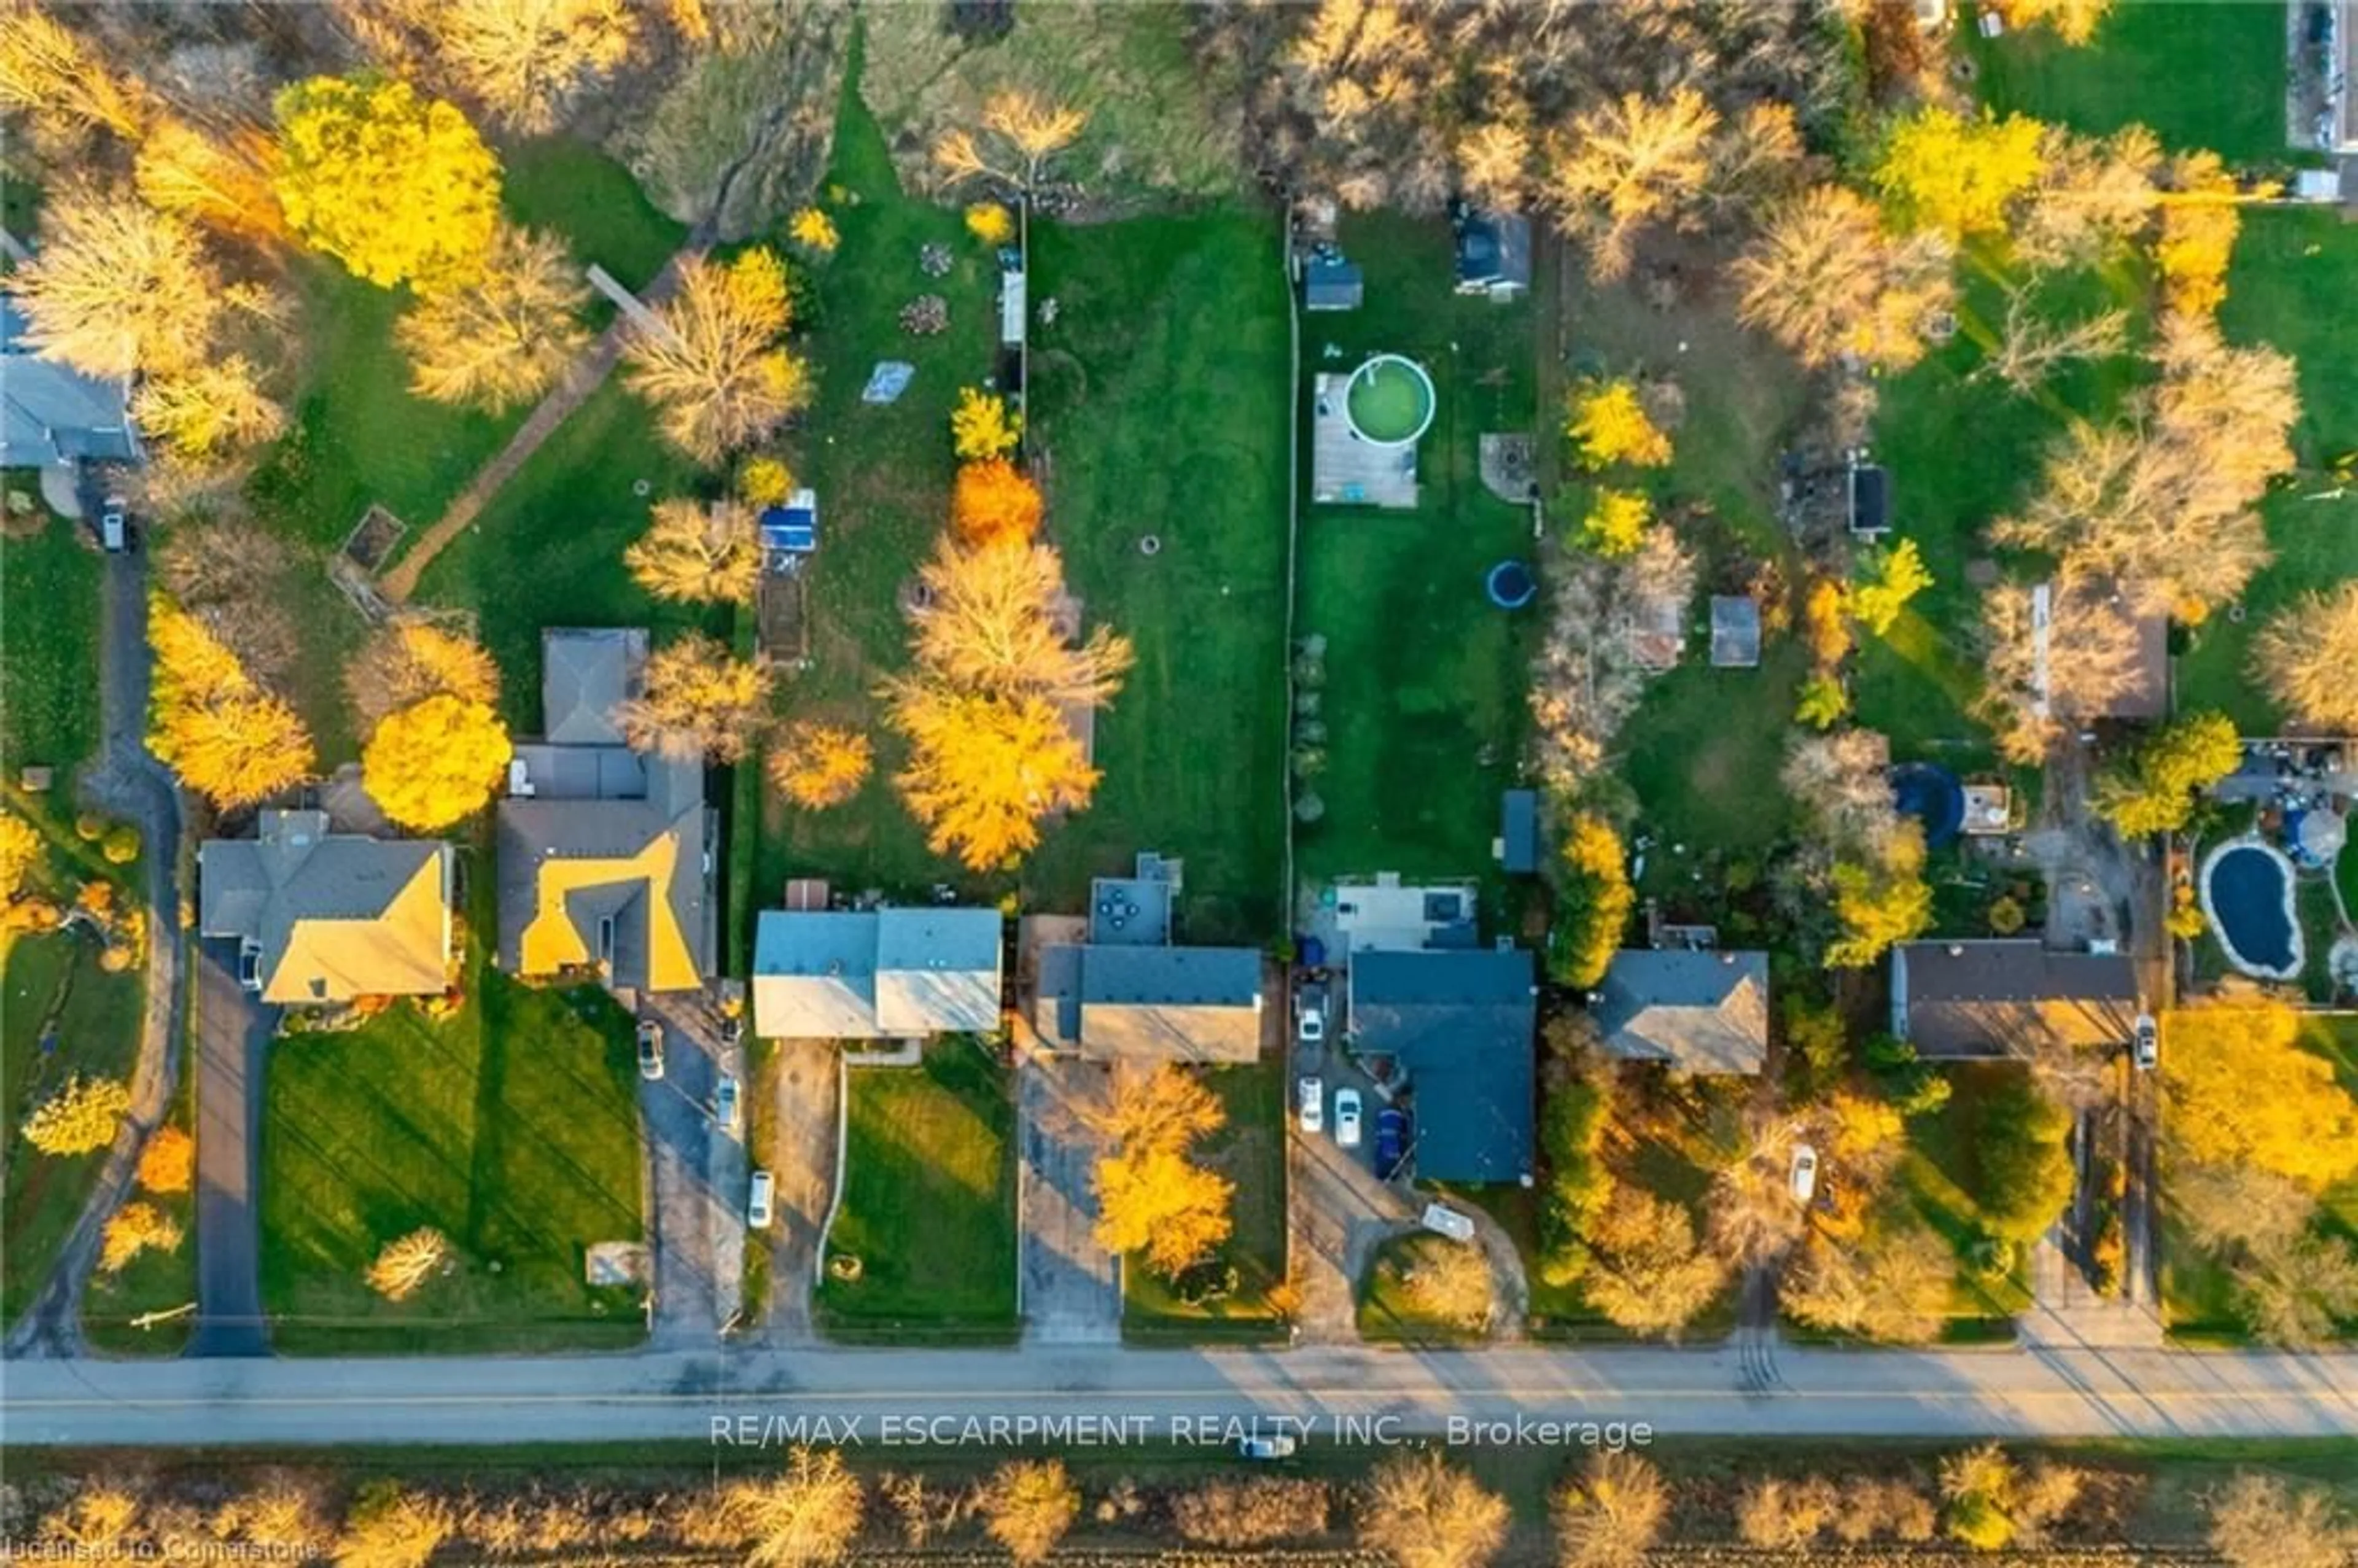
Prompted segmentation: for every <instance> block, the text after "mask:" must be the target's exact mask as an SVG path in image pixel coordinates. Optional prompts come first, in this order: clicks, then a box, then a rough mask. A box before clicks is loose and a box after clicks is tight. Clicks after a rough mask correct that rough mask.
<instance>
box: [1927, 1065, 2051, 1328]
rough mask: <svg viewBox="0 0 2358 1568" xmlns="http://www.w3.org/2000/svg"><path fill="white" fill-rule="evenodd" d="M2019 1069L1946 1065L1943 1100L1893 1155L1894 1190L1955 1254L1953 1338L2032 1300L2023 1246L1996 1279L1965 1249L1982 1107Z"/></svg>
mask: <svg viewBox="0 0 2358 1568" xmlns="http://www.w3.org/2000/svg"><path fill="white" fill-rule="evenodd" d="M2022 1071H2023V1069H2022V1068H2020V1067H2018V1066H2014V1065H2006V1064H2002V1063H1960V1064H1957V1065H1952V1066H1951V1067H1950V1068H1949V1069H1948V1072H1947V1076H1948V1079H1949V1084H1950V1087H1951V1089H1952V1093H1951V1096H1950V1098H1949V1103H1948V1104H1947V1105H1946V1106H1944V1107H1942V1108H1941V1109H1940V1110H1938V1111H1934V1112H1931V1113H1930V1114H1928V1115H1925V1116H1920V1117H1918V1118H1917V1119H1914V1120H1913V1121H1911V1122H1909V1126H1908V1136H1909V1149H1908V1152H1907V1153H1906V1154H1904V1155H1903V1156H1902V1157H1901V1159H1900V1162H1899V1173H1898V1191H1899V1193H1900V1195H1903V1196H1904V1197H1905V1198H1906V1200H1907V1201H1909V1202H1910V1203H1913V1204H1914V1205H1915V1206H1916V1209H1917V1212H1918V1213H1919V1214H1920V1215H1921V1216H1922V1217H1923V1218H1924V1220H1925V1221H1926V1223H1928V1224H1929V1225H1931V1227H1932V1228H1933V1229H1935V1230H1937V1231H1939V1232H1940V1233H1941V1235H1942V1237H1944V1238H1947V1240H1948V1242H1949V1245H1950V1246H1951V1247H1952V1248H1954V1249H1956V1253H1957V1274H1956V1279H1955V1280H1954V1281H1953V1282H1952V1285H1951V1288H1950V1308H1949V1312H1950V1325H1949V1336H1950V1337H1951V1338H1981V1337H1986V1336H1991V1335H1995V1334H1999V1333H2003V1332H2005V1328H2004V1325H2005V1323H2006V1320H2008V1319H2011V1318H2013V1317H2014V1316H2016V1315H2017V1314H2019V1313H2021V1312H2023V1311H2024V1310H2025V1309H2027V1308H2028V1306H2029V1305H2030V1289H2029V1285H2028V1281H2027V1280H2026V1279H2025V1277H2024V1274H2023V1267H2024V1265H2025V1263H2026V1262H2027V1258H2028V1249H2023V1252H2024V1256H2023V1257H2021V1258H2017V1260H2016V1267H2015V1269H2014V1271H2012V1272H2011V1273H2009V1274H2007V1275H2006V1277H2005V1278H2003V1279H1999V1280H1994V1281H1992V1280H1984V1279H1982V1278H1980V1277H1979V1276H1978V1275H1976V1274H1975V1273H1974V1271H1973V1269H1972V1268H1971V1266H1970V1262H1969V1256H1968V1255H1969V1250H1970V1249H1971V1248H1972V1246H1973V1243H1974V1239H1975V1238H1976V1237H1977V1235H1978V1234H1979V1233H1980V1229H1981V1224H1982V1206H1981V1197H1980V1194H1981V1192H1982V1173H1981V1167H1980V1161H1979V1158H1978V1155H1977V1153H1976V1151H1977V1150H1978V1149H1979V1147H1980V1132H1979V1129H1980V1124H1981V1119H1982V1116H1983V1110H1984V1107H1985V1105H1986V1104H1987V1103H1988V1101H1989V1099H1990V1098H1991V1097H1992V1096H1993V1095H1995V1094H1996V1093H1998V1092H1999V1091H2000V1090H2001V1089H2003V1088H2004V1087H2006V1084H2007V1082H2008V1080H2009V1079H2010V1078H2012V1077H2013V1076H2016V1075H2017V1074H2019V1073H2020V1072H2022Z"/></svg>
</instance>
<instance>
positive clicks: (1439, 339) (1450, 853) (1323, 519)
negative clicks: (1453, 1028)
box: [1295, 214, 1554, 884]
mask: <svg viewBox="0 0 2358 1568" xmlns="http://www.w3.org/2000/svg"><path fill="white" fill-rule="evenodd" d="M1341 243H1342V246H1343V249H1344V250H1345V252H1346V253H1347V254H1349V255H1350V256H1351V258H1352V259H1353V260H1354V261H1355V262H1357V264H1358V265H1360V266H1361V267H1362V268H1363V269H1364V271H1365V273H1366V280H1367V293H1366V304H1365V305H1364V306H1363V307H1362V308H1359V309H1357V310H1353V311H1344V312H1339V313H1336V314H1334V315H1313V316H1305V317H1304V318H1303V338H1302V355H1303V376H1304V381H1305V383H1306V382H1307V380H1308V378H1309V377H1310V376H1311V375H1313V374H1315V373H1322V372H1323V373H1334V374H1338V375H1347V374H1348V373H1350V372H1351V371H1352V370H1353V369H1354V368H1356V367H1357V365H1358V363H1359V362H1361V361H1362V360H1364V359H1366V358H1367V357H1368V355H1369V354H1371V353H1379V352H1385V351H1390V352H1393V353H1399V354H1401V355H1404V356H1406V357H1407V358H1409V359H1412V360H1414V361H1415V362H1417V363H1419V364H1420V365H1422V367H1423V368H1424V371H1425V373H1426V374H1428V375H1429V376H1431V377H1432V378H1433V388H1434V392H1435V395H1436V398H1435V408H1434V414H1433V426H1432V427H1431V428H1430V429H1429V430H1427V431H1426V433H1425V435H1424V438H1423V439H1422V440H1421V441H1420V442H1419V443H1418V447H1417V468H1418V482H1419V484H1420V486H1421V494H1420V497H1419V502H1418V504H1417V506H1416V507H1415V508H1414V509H1413V510H1408V511H1387V510H1379V509H1377V508H1374V507H1366V506H1346V505H1325V504H1318V503H1312V502H1311V501H1310V500H1309V499H1308V497H1309V493H1310V491H1309V486H1310V483H1311V474H1310V472H1309V468H1310V459H1309V447H1310V442H1309V433H1308V425H1309V420H1310V417H1311V412H1312V410H1311V408H1310V407H1309V405H1308V400H1309V397H1310V392H1309V388H1308V387H1307V385H1306V384H1305V387H1304V392H1303V396H1304V404H1303V407H1302V408H1301V409H1299V410H1297V416H1298V417H1299V418H1300V419H1301V420H1302V421H1303V475H1302V482H1303V513H1302V532H1301V546H1300V547H1301V559H1300V572H1301V586H1300V590H1299V591H1300V599H1299V602H1298V622H1297V628H1296V630H1297V634H1298V635H1299V636H1302V637H1309V636H1313V635H1317V636H1323V637H1325V639H1326V653H1325V665H1326V685H1325V690H1324V692H1323V694H1322V697H1321V704H1322V707H1321V712H1320V719H1321V720H1322V721H1323V722H1324V723H1325V726H1326V730H1327V735H1328V740H1327V743H1326V747H1325V750H1326V752H1327V762H1326V768H1325V772H1324V773H1321V774H1319V775H1318V776H1317V777H1316V778H1315V779H1314V780H1312V781H1311V784H1310V786H1309V787H1310V788H1311V789H1312V790H1314V792H1315V793H1316V795H1318V797H1319V798H1320V799H1321V800H1323V801H1324V802H1325V816H1323V818H1321V819H1320V820H1319V821H1317V822H1315V823H1314V824H1310V825H1306V826H1303V827H1301V828H1299V829H1298V831H1297V832H1296V835H1295V845H1296V855H1297V860H1298V872H1299V875H1300V876H1302V877H1303V879H1304V880H1305V881H1307V882H1312V883H1314V882H1316V881H1324V880H1328V879H1332V878H1335V877H1337V876H1342V875H1346V874H1349V873H1357V872H1369V871H1399V872H1401V874H1402V875H1403V876H1407V877H1412V878H1413V877H1419V876H1452V877H1455V876H1486V877H1488V878H1489V879H1490V880H1491V881H1492V882H1493V883H1494V884H1495V883H1496V881H1497V868H1496V865H1495V863H1494V862H1493V861H1492V860H1491V858H1490V840H1491V838H1492V837H1493V836H1494V835H1495V834H1496V833H1497V831H1498V792H1499V791H1500V790H1501V789H1503V788H1506V787H1508V786H1509V785H1510V784H1513V783H1514V782H1515V779H1516V776H1517V773H1518V768H1517V763H1518V760H1519V756H1520V750H1521V745H1522V739H1523V734H1524V730H1525V725H1526V719H1527V713H1526V709H1525V708H1524V702H1523V692H1524V686H1525V681H1526V678H1527V676H1528V661H1529V657H1530V647H1531V636H1532V635H1533V634H1534V629H1535V627H1536V626H1537V624H1538V621H1539V617H1540V616H1541V615H1542V614H1544V611H1543V609H1541V608H1540V607H1538V606H1533V607H1532V608H1531V609H1527V610H1524V611H1501V610H1498V609H1497V608H1495V607H1494V606H1493V605H1492V604H1491V603H1490V602H1489V600H1487V598H1486V597H1485V596H1484V591H1483V581H1484V579H1485V577H1486V576H1487V573H1488V572H1489V569H1490V568H1491V567H1492V566H1493V565H1495V564H1496V563H1498V561H1500V560H1503V559H1508V558H1517V559H1522V560H1527V561H1528V560H1530V559H1531V558H1532V557H1533V555H1534V550H1535V546H1534V543H1533V540H1532V538H1531V514H1530V512H1529V510H1528V509H1527V508H1524V507H1520V506H1516V505H1513V504H1511V503H1508V502H1505V501H1501V500H1499V499H1498V498H1497V497H1495V496H1493V495H1491V494H1490V493H1489V492H1487V491H1486V490H1484V489H1483V488H1482V482H1481V478H1480V471H1479V457H1480V441H1481V437H1482V435H1483V433H1484V432H1486V431H1489V432H1509V433H1512V432H1521V433H1530V432H1531V431H1532V430H1533V429H1534V427H1535V422H1537V421H1538V418H1539V416H1538V411H1537V409H1536V406H1535V398H1536V394H1535V391H1534V385H1535V365H1534V361H1535V358H1536V356H1535V353H1534V350H1533V339H1532V331H1533V327H1532V318H1533V311H1532V308H1531V305H1530V304H1529V303H1528V302H1517V303H1512V304H1499V303H1494V302H1492V301H1489V300H1487V299H1466V298H1461V297H1458V296H1457V295H1456V294H1455V293H1454V292H1453V285H1454V276H1455V274H1454V270H1453V266H1454V263H1453V259H1452V246H1451V239H1450V233H1449V229H1448V226H1447V225H1446V224H1445V223H1443V222H1439V221H1437V220H1415V219H1407V218H1401V217H1398V216H1395V215H1392V214H1372V215H1368V216H1365V217H1357V218H1354V219H1352V220H1350V221H1349V222H1346V223H1345V225H1344V227H1343V232H1342V234H1341ZM1545 422H1546V423H1547V424H1550V425H1552V424H1553V423H1554V421H1553V420H1552V418H1551V419H1548V420H1546V421H1545Z"/></svg>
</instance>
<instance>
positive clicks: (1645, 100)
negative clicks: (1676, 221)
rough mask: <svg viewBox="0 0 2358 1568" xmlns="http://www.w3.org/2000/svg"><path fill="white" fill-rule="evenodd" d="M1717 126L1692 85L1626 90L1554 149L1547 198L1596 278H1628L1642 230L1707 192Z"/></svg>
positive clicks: (1586, 115) (1590, 113)
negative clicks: (1650, 91) (1652, 92)
mask: <svg viewBox="0 0 2358 1568" xmlns="http://www.w3.org/2000/svg"><path fill="white" fill-rule="evenodd" d="M1718 128H1719V111H1718V110H1716V109H1714V108H1713V107H1712V106H1711V103H1710V101H1709V100H1708V99H1706V98H1705V97H1704V95H1703V94H1702V93H1701V92H1697V91H1696V90H1695V89H1694V88H1693V87H1680V88H1677V89H1675V90H1673V91H1671V92H1669V93H1666V94H1664V95H1663V96H1662V97H1660V98H1650V97H1648V96H1646V95H1645V94H1643V93H1639V92H1625V93H1623V94H1622V95H1621V96H1620V97H1618V98H1614V99H1608V100H1606V102H1604V103H1600V104H1597V105H1596V106H1595V107H1594V108H1591V109H1585V110H1583V111H1582V112H1581V113H1580V114H1577V115H1575V116H1574V119H1573V122H1572V127H1571V130H1570V132H1569V134H1567V135H1564V136H1563V137H1561V138H1559V139H1558V140H1557V141H1556V142H1555V143H1554V144H1553V145H1552V147H1551V149H1550V155H1549V161H1550V165H1551V167H1550V168H1549V170H1548V175H1547V193H1548V195H1549V197H1550V198H1551V199H1552V202H1553V204H1554V206H1555V208H1556V210H1557V213H1558V222H1560V223H1561V224H1562V226H1563V230H1564V232H1566V233H1567V234H1570V235H1571V236H1573V237H1574V239H1575V240H1577V241H1578V242H1579V243H1581V244H1582V245H1583V247H1584V248H1585V249H1586V251H1587V252H1588V255H1589V262H1590V265H1592V266H1593V267H1594V268H1595V271H1596V273H1597V276H1601V277H1608V278H1611V277H1619V276H1622V275H1623V274H1624V273H1626V272H1628V269H1629V253H1630V246H1631V243H1632V242H1633V241H1634V240H1635V238H1636V235H1637V233H1638V232H1639V230H1640V229H1642V228H1644V227H1645V226H1646V225H1647V224H1649V223H1653V222H1660V221H1663V220H1666V219H1669V218H1671V217H1674V216H1676V215H1677V214H1678V213H1679V212H1680V211H1681V210H1682V209H1683V208H1685V207H1686V206H1687V205H1688V204H1689V203H1691V202H1693V200H1695V199H1696V198H1697V197H1698V196H1700V195H1701V194H1702V192H1703V190H1704V188H1705V187H1706V186H1707V185H1708V184H1709V182H1710V180H1711V177H1712V173H1713V160H1712V135H1713V133H1714V132H1715V131H1716V130H1718Z"/></svg>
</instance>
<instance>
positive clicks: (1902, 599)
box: [1843, 539, 1932, 637]
mask: <svg viewBox="0 0 2358 1568" xmlns="http://www.w3.org/2000/svg"><path fill="white" fill-rule="evenodd" d="M1931 586H1932V573H1931V569H1930V568H1927V567H1926V566H1925V565H1924V553H1923V552H1922V551H1921V550H1920V549H1918V548H1917V546H1916V541H1915V540H1913V539H1902V540H1900V541H1899V543H1898V545H1896V546H1893V547H1892V548H1890V549H1888V550H1884V551H1880V552H1878V553H1877V555H1876V556H1875V557H1873V558H1872V559H1870V560H1869V561H1868V562H1867V563H1866V568H1865V569H1864V570H1863V571H1862V572H1861V573H1860V575H1859V577H1858V578H1857V579H1856V580H1855V581H1854V582H1852V583H1851V585H1850V586H1849V587H1848V588H1847V589H1844V598H1843V603H1844V608H1845V609H1847V610H1848V611H1850V617H1851V619H1852V620H1854V621H1855V622H1858V623H1859V624H1860V625H1861V626H1864V627H1866V629H1867V630H1868V631H1869V632H1872V633H1875V635H1877V636H1878V637H1880V636H1883V635H1885V634H1886V633H1889V632H1890V630H1891V628H1892V627H1893V626H1894V625H1895V624H1896V623H1897V622H1898V620H1899V612H1900V611H1902V610H1905V609H1906V608H1907V607H1908V601H1909V600H1911V599H1913V598H1915V597H1916V596H1917V595H1918V594H1920V593H1921V592H1923V591H1924V590H1925V589H1928V588H1930V587H1931Z"/></svg>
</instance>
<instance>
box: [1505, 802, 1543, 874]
mask: <svg viewBox="0 0 2358 1568" xmlns="http://www.w3.org/2000/svg"><path fill="white" fill-rule="evenodd" d="M1498 865H1499V867H1500V868H1501V869H1502V870H1504V871H1506V872H1507V874H1508V875H1509V876H1516V877H1527V876H1530V875H1531V874H1532V873H1533V872H1535V871H1538V870H1539V869H1540V797H1539V792H1538V791H1536V790H1528V789H1510V790H1508V791H1507V792H1506V793H1505V794H1503V795H1499V797H1498Z"/></svg>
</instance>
